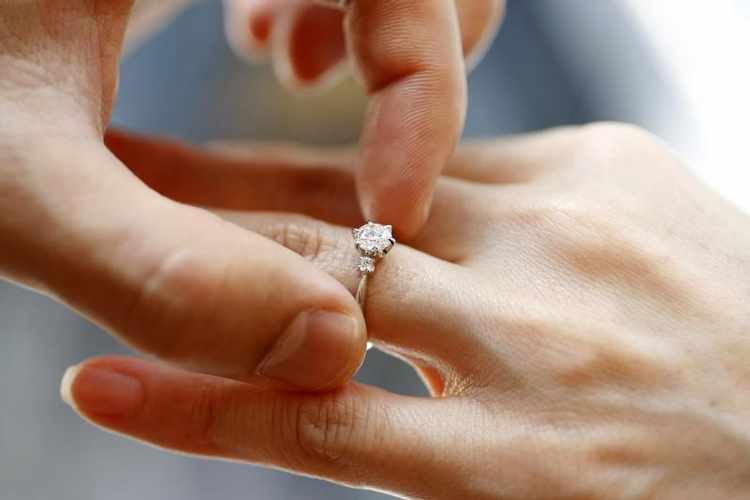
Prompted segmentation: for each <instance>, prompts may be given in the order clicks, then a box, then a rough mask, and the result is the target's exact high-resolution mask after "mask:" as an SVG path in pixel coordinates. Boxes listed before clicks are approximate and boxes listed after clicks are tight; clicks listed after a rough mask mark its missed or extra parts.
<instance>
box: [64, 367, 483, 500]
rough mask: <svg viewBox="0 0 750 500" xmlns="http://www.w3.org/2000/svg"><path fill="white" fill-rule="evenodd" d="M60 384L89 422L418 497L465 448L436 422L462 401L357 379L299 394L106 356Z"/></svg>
mask: <svg viewBox="0 0 750 500" xmlns="http://www.w3.org/2000/svg"><path fill="white" fill-rule="evenodd" d="M61 392H62V394H63V397H64V398H65V400H66V401H68V402H69V404H71V406H73V408H74V409H75V410H76V411H77V412H79V413H80V414H81V415H82V416H83V417H85V418H87V419H88V420H90V421H91V422H93V423H94V424H96V425H99V426H101V427H104V428H105V429H109V430H111V431H115V432H117V433H121V434H125V435H127V436H130V437H133V438H135V439H138V440H142V441H146V442H148V443H151V444H154V445H157V446H159V447H162V448H166V449H169V450H175V451H181V452H185V453H191V454H197V455H204V456H209V457H221V458H227V459H232V460H243V461H247V462H251V463H256V464H262V465H267V466H268V465H270V466H274V467H280V468H283V469H286V470H290V471H295V472H299V473H303V474H308V475H313V476H317V477H322V478H326V479H329V480H334V481H337V482H342V483H346V484H349V485H353V486H358V487H375V488H379V489H385V490H389V491H397V492H400V493H402V494H410V496H413V495H416V496H418V497H420V498H435V496H434V493H435V492H437V491H440V490H441V488H446V487H447V486H448V484H447V483H451V482H454V478H455V474H456V470H457V469H455V468H454V467H456V466H457V463H458V462H459V461H460V460H461V456H462V455H463V452H464V451H467V450H465V447H466V440H465V436H462V435H460V432H459V430H458V428H455V429H451V428H448V427H445V426H444V425H442V424H441V422H443V421H445V420H446V419H448V420H449V421H450V420H454V419H461V418H466V417H467V416H468V415H467V413H466V410H465V405H467V404H468V403H465V402H464V401H462V400H458V399H456V400H431V399H420V398H413V397H407V396H400V395H396V394H392V393H388V392H385V391H383V390H380V389H377V388H374V387H369V386H364V385H359V384H351V385H349V386H347V387H344V388H342V389H340V390H337V391H335V392H331V393H326V394H321V395H319V396H312V395H310V396H306V395H302V394H293V393H281V392H269V391H262V390H258V389H254V388H252V387H251V386H249V385H246V384H243V383H240V382H234V381H228V380H225V379H219V378H215V377H210V376H206V375H199V374H191V373H186V372H181V371H178V370H175V369H172V368H168V367H164V366H159V365H156V364H153V363H149V362H146V361H141V360H137V359H129V358H117V357H109V358H101V359H96V360H90V361H87V362H84V363H82V364H81V365H78V366H76V367H74V368H72V369H69V371H68V372H66V374H65V377H64V379H63V384H62V387H61ZM405 464H408V467H405ZM425 477H430V478H431V479H430V481H424V478H425ZM444 491H447V490H444ZM451 491H456V488H455V485H454V488H452V490H451ZM431 493H432V494H431Z"/></svg>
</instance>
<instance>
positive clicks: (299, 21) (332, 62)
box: [273, 2, 346, 89]
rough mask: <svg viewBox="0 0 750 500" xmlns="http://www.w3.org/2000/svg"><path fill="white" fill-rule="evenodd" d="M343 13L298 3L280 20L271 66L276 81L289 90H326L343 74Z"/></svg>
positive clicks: (276, 27) (344, 60) (276, 31)
mask: <svg viewBox="0 0 750 500" xmlns="http://www.w3.org/2000/svg"><path fill="white" fill-rule="evenodd" d="M343 20H344V13H343V12H341V11H340V10H336V9H329V8H325V7H321V6H319V5H314V4H310V3H308V2H298V4H297V5H296V6H294V7H292V8H289V9H287V10H285V11H284V14H283V15H282V16H279V19H278V20H277V22H276V24H275V25H274V30H273V55H274V57H273V63H274V69H275V70H276V74H277V76H278V77H279V81H281V82H282V83H283V84H285V85H286V86H287V87H290V88H292V89H298V88H301V87H307V88H310V87H312V86H316V87H319V88H327V87H329V86H330V85H332V84H334V83H335V82H336V81H337V80H338V79H339V78H340V77H341V76H343V74H344V70H345V69H346V65H345V62H346V43H345V40H344V31H343V30H344V28H343Z"/></svg>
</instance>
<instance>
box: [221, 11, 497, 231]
mask: <svg viewBox="0 0 750 500" xmlns="http://www.w3.org/2000/svg"><path fill="white" fill-rule="evenodd" d="M224 3H225V6H226V10H225V12H226V26H227V34H228V39H229V42H230V44H231V46H232V47H234V49H235V51H236V52H237V53H239V54H241V55H245V56H247V57H248V58H250V59H251V60H258V59H260V58H263V57H265V56H266V55H269V54H270V55H271V56H272V57H271V60H272V62H273V66H274V68H275V70H276V74H277V75H278V76H279V79H280V81H281V82H282V83H285V84H286V85H287V86H289V87H292V88H300V87H302V88H310V87H311V86H316V85H317V86H326V84H329V83H331V82H332V81H335V80H336V79H337V78H338V77H339V76H340V75H341V74H343V73H345V72H346V70H347V69H348V67H349V64H348V63H350V65H351V67H352V68H353V69H354V71H355V72H356V74H357V76H358V77H359V78H360V80H362V83H363V85H364V86H365V89H366V91H367V93H368V95H369V96H370V100H369V108H368V112H367V118H366V121H365V126H364V131H363V135H362V139H361V147H360V154H359V155H358V158H357V159H353V160H352V161H354V162H355V163H356V167H355V169H354V172H355V179H356V186H357V191H358V193H359V197H360V200H361V206H362V209H363V211H364V214H365V216H366V217H367V218H368V219H369V220H375V221H385V222H388V223H389V224H390V223H392V224H393V225H394V227H395V230H396V232H397V234H398V236H399V238H401V239H404V240H405V239H410V238H412V237H414V236H415V235H416V234H417V232H418V231H419V229H420V228H421V227H422V225H423V224H424V221H425V220H426V219H427V216H428V213H429V209H430V204H431V199H432V193H433V186H434V183H435V180H436V179H437V177H438V176H439V175H440V171H441V170H442V169H443V167H444V166H445V164H446V161H447V160H448V158H449V157H450V155H451V154H452V152H453V148H454V146H455V144H456V142H457V140H458V139H459V137H460V135H461V131H462V129H463V122H464V114H465V112H466V75H465V74H466V70H465V64H464V58H463V57H462V54H463V55H464V56H465V57H466V58H467V61H468V64H469V65H472V64H474V63H475V62H476V61H477V60H478V59H479V58H481V56H482V55H483V53H484V50H485V48H486V47H487V46H488V45H489V43H490V42H491V41H492V39H493V37H494V35H495V33H496V32H497V29H498V26H499V24H500V21H501V20H502V17H503V13H504V7H505V1H504V0H431V1H428V2H426V1H419V2H415V1H414V0H353V1H351V6H350V7H349V9H348V10H347V12H346V13H345V12H344V11H342V10H338V9H335V8H331V7H330V6H331V5H332V4H337V3H340V2H339V0H317V2H316V1H313V0H225V2H224ZM326 5H327V6H326Z"/></svg>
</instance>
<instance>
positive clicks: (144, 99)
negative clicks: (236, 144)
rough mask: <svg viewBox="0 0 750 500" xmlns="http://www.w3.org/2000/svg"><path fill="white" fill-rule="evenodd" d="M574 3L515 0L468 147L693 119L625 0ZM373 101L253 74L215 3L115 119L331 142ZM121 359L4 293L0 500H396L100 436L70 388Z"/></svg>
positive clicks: (192, 13) (385, 367)
mask: <svg viewBox="0 0 750 500" xmlns="http://www.w3.org/2000/svg"><path fill="white" fill-rule="evenodd" d="M564 3H565V5H566V7H568V8H569V9H571V10H570V12H574V11H575V10H574V9H577V12H579V13H585V15H584V16H578V15H575V16H571V15H568V16H567V18H565V17H563V16H562V15H558V14H560V9H559V7H558V5H559V4H557V2H554V0H539V1H526V0H515V1H513V0H511V2H510V6H509V14H508V17H507V20H506V23H505V25H504V27H503V30H502V32H501V34H500V36H499V38H498V39H497V41H496V42H495V44H494V46H493V47H492V49H491V51H490V52H489V54H488V55H487V57H486V59H485V60H484V62H483V63H482V64H481V65H480V66H479V67H478V69H477V70H476V71H475V72H474V74H473V75H472V76H471V83H470V91H471V94H470V97H471V106H470V110H469V114H468V123H467V128H466V134H467V135H468V136H478V135H482V136H489V135H496V134H501V133H509V132H520V131H527V130H533V129H539V128H545V127H550V126H554V125H560V124H570V123H582V122H587V121H590V120H598V119H619V120H628V121H634V122H637V123H640V124H642V125H644V126H649V127H650V128H652V129H656V131H657V132H659V127H660V123H661V122H660V121H659V120H658V119H656V118H654V117H655V116H670V117H671V118H672V119H678V118H679V112H680V111H681V109H682V108H681V106H680V103H679V102H678V100H677V99H676V98H675V97H674V95H673V94H672V92H671V91H670V89H669V88H668V87H667V86H666V84H665V83H664V79H663V78H661V75H660V71H659V68H658V67H656V65H655V64H652V62H651V61H650V59H649V51H648V50H647V48H646V47H645V46H644V45H643V43H642V41H641V40H640V38H639V36H638V35H637V34H636V33H635V32H634V31H633V30H632V27H631V26H629V25H628V23H627V22H624V21H623V20H622V17H621V16H620V15H619V14H618V12H617V2H616V1H614V0H612V1H608V0H597V1H596V2H592V1H588V0H572V1H568V2H564ZM555 4H557V5H555ZM582 46H583V47H585V48H586V50H585V51H581V50H580V47H582ZM617 75H619V76H617ZM615 76H616V78H615ZM361 105H362V99H361V96H360V95H359V94H358V93H357V92H356V91H353V90H352V86H346V85H344V86H343V87H342V88H341V90H340V92H338V93H337V95H336V96H335V97H332V96H323V97H316V98H299V97H295V96H290V95H289V94H287V93H286V92H285V91H283V90H281V89H280V88H279V87H278V86H277V85H276V84H275V82H274V80H273V77H272V75H271V73H270V71H269V70H268V68H264V67H249V66H247V65H245V64H244V63H241V62H240V61H239V60H238V59H237V58H236V57H234V56H233V55H232V54H231V53H230V52H229V50H228V48H227V46H226V44H225V42H224V38H223V34H222V25H221V13H220V5H219V2H208V1H204V2H199V3H198V4H197V5H196V6H194V7H192V8H191V9H190V10H188V11H187V12H185V13H183V14H182V15H180V17H179V18H178V19H177V21H176V22H175V23H174V24H173V25H172V26H170V27H169V28H168V29H167V30H165V31H164V32H162V33H161V34H159V35H158V36H157V37H156V38H155V39H153V40H151V41H150V42H149V43H147V44H146V45H144V46H143V47H141V48H140V49H138V50H137V51H136V52H135V53H133V54H131V55H130V56H129V57H128V59H127V60H126V61H125V63H124V64H123V68H122V80H121V86H120V100H119V103H118V105H117V108H116V112H115V115H114V119H115V122H116V123H117V124H120V125H123V126H127V127H129V128H133V129H137V130H140V131H144V132H154V133H165V134H171V135H176V136H179V137H181V138H184V139H189V140H193V141H203V140H207V139H212V138H220V137H233V138H255V139H263V140H293V141H304V142H309V143H319V144H323V143H325V144H331V143H346V142H349V141H353V140H355V139H356V137H357V133H358V130H357V126H358V123H359V120H360V118H361V116H362V110H361ZM655 109H656V111H658V113H656V112H655ZM123 209H124V210H126V209H127V207H123ZM112 352H123V349H122V348H121V347H120V346H118V344H117V343H115V342H114V341H113V340H112V339H110V338H109V337H108V336H106V335H104V334H103V333H102V332H100V331H99V330H98V329H97V328H96V327H94V326H92V325H91V324H89V323H88V322H86V321H85V320H83V319H81V318H79V317H78V316H76V315H75V314H74V313H72V312H70V311H68V310H66V309H65V308H64V307H62V306H60V305H57V304H55V303H54V302H52V301H50V300H48V299H46V298H43V297H40V296H38V295H36V294H34V293H32V292H30V291H26V290H23V289H20V288H18V287H15V286H13V285H10V284H4V283H0V499H2V500H37V499H55V500H89V499H108V500H118V499H123V500H133V499H139V500H140V499H159V500H172V499H175V500H177V499H179V500H192V499H217V500H232V499H237V500H239V499H242V500H248V499H300V500H302V499H305V500H311V499H337V498H349V499H366V498H367V499H374V498H384V496H383V495H380V494H378V493H373V492H358V491H352V490H348V489H344V488H340V487H338V486H334V485H331V484H327V483H325V482H321V481H316V480H313V479H307V478H298V477H293V476H290V475H287V474H285V473H281V472H276V471H268V470H262V469H258V468H255V467H250V466H244V465H239V464H229V463H221V462H209V461H204V460H198V459H194V458H187V457H182V456H174V455H169V454H166V453H163V452H161V451H157V450H154V449H151V448H148V447H145V446H142V445H139V444H135V443H132V442H130V441H127V440H125V439H122V438H119V437H115V436H112V435H109V434H106V433H104V432H102V431H100V430H97V429H95V428H93V427H91V426H90V425H89V424H87V423H85V422H83V421H82V420H81V419H79V418H78V417H77V416H76V415H75V414H74V413H73V412H72V411H71V410H70V409H69V408H68V407H67V406H65V404H64V403H63V402H62V401H60V399H59V397H58V382H59V378H60V376H61V375H62V373H63V371H64V369H65V367H67V366H68V365H71V364H74V363H76V362H78V361H80V360H81V359H83V358H86V357H87V356H91V355H96V354H102V353H112ZM360 378H361V379H363V380H366V381H368V382H371V383H374V384H378V385H382V386H385V387H388V388H391V389H394V390H397V391H399V392H406V393H418V394H421V393H424V391H423V389H422V388H421V386H420V383H419V381H418V380H417V378H416V377H415V375H414V374H413V373H412V372H411V370H410V369H408V368H406V367H404V366H402V365H401V364H400V363H398V362H396V361H394V360H392V359H390V358H388V357H386V356H385V355H383V354H382V353H379V352H374V353H372V354H371V355H370V356H369V358H368V361H367V363H366V365H365V367H364V368H363V370H362V373H361V374H360ZM425 480H428V478H425Z"/></svg>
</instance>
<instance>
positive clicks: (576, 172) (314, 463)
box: [63, 124, 750, 500]
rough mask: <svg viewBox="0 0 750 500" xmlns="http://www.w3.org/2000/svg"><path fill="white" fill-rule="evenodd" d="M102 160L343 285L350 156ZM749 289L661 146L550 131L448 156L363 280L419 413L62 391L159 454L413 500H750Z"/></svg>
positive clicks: (709, 208) (136, 386) (715, 204)
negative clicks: (418, 221)
mask: <svg viewBox="0 0 750 500" xmlns="http://www.w3.org/2000/svg"><path fill="white" fill-rule="evenodd" d="M110 144H111V146H112V149H113V151H114V152H115V153H116V154H117V155H118V156H120V157H121V158H122V160H123V161H124V162H125V163H126V164H127V165H128V166H130V167H131V168H132V169H133V171H134V172H135V173H136V174H137V175H138V176H139V177H140V178H141V179H143V180H144V181H145V182H147V183H148V184H149V185H151V186H152V187H153V188H154V189H156V190H158V191H160V192H162V193H163V194H165V195H167V196H170V197H172V198H174V199H177V200H180V201H182V202H185V203H197V204H201V205H210V206H213V207H214V208H215V209H220V210H221V213H222V214H223V215H224V216H225V217H227V218H229V219H231V220H233V221H234V222H235V223H237V224H239V225H242V226H245V227H247V228H250V229H252V230H253V231H256V232H260V233H262V234H265V235H267V236H268V237H269V238H272V239H274V240H276V241H278V242H280V243H283V244H284V245H286V246H287V247H289V248H291V249H292V250H294V251H296V252H297V253H299V254H300V255H302V256H304V257H305V258H307V259H309V260H311V261H312V262H314V263H316V264H317V265H318V266H319V267H320V268H321V269H323V270H325V271H327V272H328V273H330V274H331V275H333V276H336V277H337V278H338V279H339V280H340V281H341V282H342V283H343V284H345V285H346V286H347V287H348V288H349V289H350V290H353V289H354V288H355V287H356V283H357V275H356V273H355V271H354V269H355V266H356V260H357V255H356V252H355V251H354V249H353V243H352V241H351V235H350V232H349V229H348V227H351V226H353V225H357V224H359V223H361V220H362V219H361V217H360V215H359V212H358V210H357V203H356V196H355V190H354V180H353V176H352V173H351V171H350V170H349V169H348V167H347V165H348V163H349V162H348V154H347V153H331V152H325V151H322V152H321V151H318V152H302V151H285V150H253V149H245V148H242V147H239V146H230V147H225V148H224V149H223V150H222V152H217V151H210V150H189V149H186V148H183V147H181V146H177V145H170V144H160V143H155V142H149V141H144V140H142V139H138V138H136V137H130V136H122V135H117V136H113V137H111V140H110ZM303 153H304V154H303ZM202 174H204V175H202ZM194 179H200V181H199V182H196V181H194ZM313 186H314V187H313ZM271 187H273V188H274V189H273V190H271V189H270V188H271ZM266 210H275V211H280V210H287V211H294V212H302V213H305V214H307V215H308V216H313V217H317V218H319V219H325V220H327V221H328V222H320V221H317V220H315V219H313V218H310V217H306V216H302V215H291V214H285V213H281V212H278V213H271V212H265V211H266ZM748 283H750V221H749V220H748V218H747V217H746V216H745V215H743V214H741V213H739V212H738V211H737V210H736V209H735V208H734V207H733V206H731V205H730V204H728V203H726V202H725V201H723V200H722V199H720V198H718V197H717V196H716V195H715V194H713V193H712V192H711V191H709V190H708V189H706V188H705V187H704V186H703V185H702V184H701V183H699V182H698V181H697V180H696V179H695V178H693V176H692V175H691V174H690V173H688V172H687V171H686V170H685V168H684V167H683V166H682V165H680V164H679V163H678V162H677V161H676V160H675V159H674V158H673V157H672V155H671V154H669V152H667V151H666V150H665V148H664V147H663V146H662V145H661V144H659V143H658V142H656V141H655V140H654V139H653V138H651V137H649V136H648V135H647V134H645V133H643V132H640V131H638V130H636V129H634V128H631V127H627V126H621V125H608V124H604V125H592V126H587V127H583V128H570V129H561V130H555V131H551V132H545V133H542V134H538V135H531V136H525V137H519V138H512V139H504V140H500V141H495V142H490V143H482V144H475V145H470V146H466V147H464V148H462V149H460V150H459V152H458V154H457V155H456V156H455V157H454V158H453V160H452V161H451V162H450V164H449V166H448V169H447V171H446V176H445V177H442V178H441V179H440V181H439V183H438V188H437V194H436V197H435V206H434V210H433V213H432V216H431V218H430V220H429V222H428V224H427V225H426V227H425V229H424V230H423V231H422V232H421V233H420V235H419V236H418V238H417V239H416V240H414V243H413V245H411V246H407V245H403V244H402V245H398V246H397V247H396V248H395V249H394V250H393V251H392V252H391V253H390V254H389V255H388V256H387V257H386V258H385V259H383V260H382V261H381V262H380V264H379V265H378V269H377V270H376V272H375V274H374V275H373V276H372V280H371V282H370V286H369V293H368V297H367V320H368V325H369V329H370V334H371V336H372V337H373V340H375V342H376V343H378V344H379V345H380V346H382V347H383V348H385V349H387V350H388V351H390V352H392V353H394V354H396V355H398V356H400V357H402V358H403V359H405V360H407V361H408V362H409V363H411V364H412V365H413V366H414V367H415V368H416V369H417V371H418V372H419V373H420V374H421V375H422V376H423V377H424V380H425V382H426V384H427V385H428V387H429V388H430V390H431V392H432V394H433V395H434V398H432V399H428V398H415V397H405V396H400V395H396V394H391V393H388V392H384V391H382V390H380V389H377V388H373V387H369V386H365V385H360V384H356V383H351V384H349V385H348V386H346V387H344V388H341V389H339V390H336V391H333V392H329V393H326V394H321V395H302V394H298V393H288V392H277V391H268V390H260V389H258V388H255V387H252V386H250V385H247V384H243V383H241V382H234V381H228V380H225V379H219V378H214V377H211V376H206V375H197V374H189V373H185V372H182V371H179V370H177V369H174V368H169V367H165V366H161V365H158V364H155V363H151V362H148V361H142V360H137V359H132V358H122V357H111V358H100V359H95V360H91V361H88V362H85V363H83V364H81V365H79V366H77V367H75V368H74V369H71V370H70V371H69V372H68V374H67V376H66V378H65V381H64V384H63V394H64V396H65V397H66V399H67V400H68V401H69V402H70V403H71V404H72V405H73V406H74V407H75V408H76V409H77V410H78V411H79V412H80V413H81V414H82V415H83V416H85V417H86V418H88V419H90V420H91V421H93V422H94V423H96V424H97V425H100V426H103V427H106V428H108V429H112V430H115V431H117V432H120V433H124V434H127V435H130V436H133V437H135V438H137V439H140V440H144V441H148V442H151V443H154V444H156V445H159V446H162V447H165V448H168V449H172V450H180V451H183V452H188V453H195V454H201V455H206V456H213V457H224V458H230V459H240V460H247V461H250V462H254V463H260V464H264V465H272V466H277V467H283V468H285V469H288V470H292V471H297V472H302V473H306V474H313V475H316V476H320V477H324V478H327V479H331V480H335V481H340V482H343V483H346V484H350V485H354V486H361V487H371V488H377V489H382V490H387V491H391V492H394V493H396V494H399V495H403V496H407V497H418V498H431V499H456V498H471V499H485V498H486V499H500V498H502V499H516V498H517V499H529V498H535V499H537V498H538V499H547V498H548V499H564V498H571V499H572V498H597V499H615V498H622V499H626V498H627V499H636V498H638V499H641V498H642V499H646V498H660V499H679V500H687V499H700V500H704V499H707V498H722V499H724V498H737V499H739V498H747V497H748V495H750V426H749V425H748V421H750V420H749V419H750V368H749V366H750V365H749V364H748V359H750V337H749V333H748V332H749V331H750V311H748V307H747V300H748V294H749V293H750V287H749V286H748Z"/></svg>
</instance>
